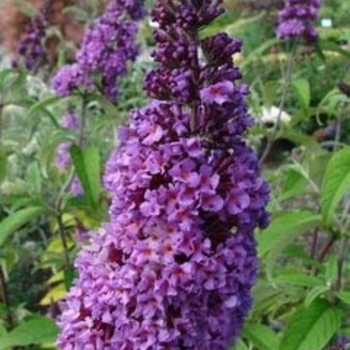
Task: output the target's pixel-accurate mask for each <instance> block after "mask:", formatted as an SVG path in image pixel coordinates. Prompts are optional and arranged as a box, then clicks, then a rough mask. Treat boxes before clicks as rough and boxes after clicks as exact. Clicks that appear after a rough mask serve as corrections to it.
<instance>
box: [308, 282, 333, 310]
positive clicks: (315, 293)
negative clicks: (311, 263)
mask: <svg viewBox="0 0 350 350" xmlns="http://www.w3.org/2000/svg"><path fill="white" fill-rule="evenodd" d="M327 291H329V286H317V287H314V288H312V289H311V290H310V292H309V293H307V295H306V298H305V301H304V305H305V306H306V307H309V306H310V305H311V304H312V303H313V301H314V300H315V299H316V298H318V297H319V296H321V295H322V294H323V293H325V292H327Z"/></svg>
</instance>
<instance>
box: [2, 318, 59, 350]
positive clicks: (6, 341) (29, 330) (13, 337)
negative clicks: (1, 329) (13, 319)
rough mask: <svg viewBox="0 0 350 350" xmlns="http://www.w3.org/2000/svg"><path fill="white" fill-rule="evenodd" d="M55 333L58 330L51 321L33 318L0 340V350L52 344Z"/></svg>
mask: <svg viewBox="0 0 350 350" xmlns="http://www.w3.org/2000/svg"><path fill="white" fill-rule="evenodd" d="M57 333H58V328H57V326H56V325H55V322H54V321H53V320H51V319H48V318H46V317H43V316H39V315H37V316H33V317H30V318H28V319H27V320H24V321H23V322H21V323H20V324H19V326H18V327H16V328H15V329H14V330H13V331H11V332H10V333H8V334H7V335H6V336H4V337H2V338H1V342H0V350H4V349H6V348H8V347H17V346H26V345H32V344H42V343H52V342H54V341H55V339H56V337H57Z"/></svg>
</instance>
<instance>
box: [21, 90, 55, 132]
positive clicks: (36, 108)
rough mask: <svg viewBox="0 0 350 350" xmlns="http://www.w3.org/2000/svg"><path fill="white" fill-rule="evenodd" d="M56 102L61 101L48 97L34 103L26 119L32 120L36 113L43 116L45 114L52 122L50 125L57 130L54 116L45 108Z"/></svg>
mask: <svg viewBox="0 0 350 350" xmlns="http://www.w3.org/2000/svg"><path fill="white" fill-rule="evenodd" d="M58 101H62V99H61V98H60V97H58V96H49V97H47V98H45V99H43V100H40V101H39V102H37V103H35V104H34V105H33V106H32V107H31V108H30V110H29V111H28V115H27V118H29V119H30V118H33V117H34V116H36V115H37V114H38V113H40V112H42V113H44V114H46V115H47V116H48V117H49V119H50V120H51V121H52V123H53V124H54V125H55V126H56V127H57V128H59V127H60V126H59V124H58V123H57V120H56V118H55V117H54V115H53V114H52V113H51V112H50V111H49V110H48V109H47V108H46V107H48V106H50V105H52V104H54V103H56V102H58Z"/></svg>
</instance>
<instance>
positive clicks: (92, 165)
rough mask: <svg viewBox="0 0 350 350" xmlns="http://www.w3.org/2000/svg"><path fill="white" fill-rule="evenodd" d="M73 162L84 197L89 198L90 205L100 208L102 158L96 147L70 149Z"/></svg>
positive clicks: (73, 147)
mask: <svg viewBox="0 0 350 350" xmlns="http://www.w3.org/2000/svg"><path fill="white" fill-rule="evenodd" d="M70 154H71V157H72V161H73V164H74V167H75V170H76V173H77V175H78V178H79V180H80V182H81V184H82V186H83V189H84V195H85V196H87V198H88V201H89V203H90V205H91V206H92V207H94V208H96V207H97V206H98V203H99V199H100V195H101V188H102V187H101V179H100V176H101V169H100V156H99V153H98V150H97V148H96V147H88V148H85V149H81V148H80V147H78V146H76V145H72V146H71V148H70Z"/></svg>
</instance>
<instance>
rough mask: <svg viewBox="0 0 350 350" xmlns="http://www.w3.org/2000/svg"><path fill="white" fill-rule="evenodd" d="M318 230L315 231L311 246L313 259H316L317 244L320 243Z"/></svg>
mask: <svg viewBox="0 0 350 350" xmlns="http://www.w3.org/2000/svg"><path fill="white" fill-rule="evenodd" d="M318 233H319V232H318V228H317V229H316V230H315V231H314V233H313V235H312V239H311V246H310V256H311V258H312V259H314V258H315V254H316V246H317V242H318Z"/></svg>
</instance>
